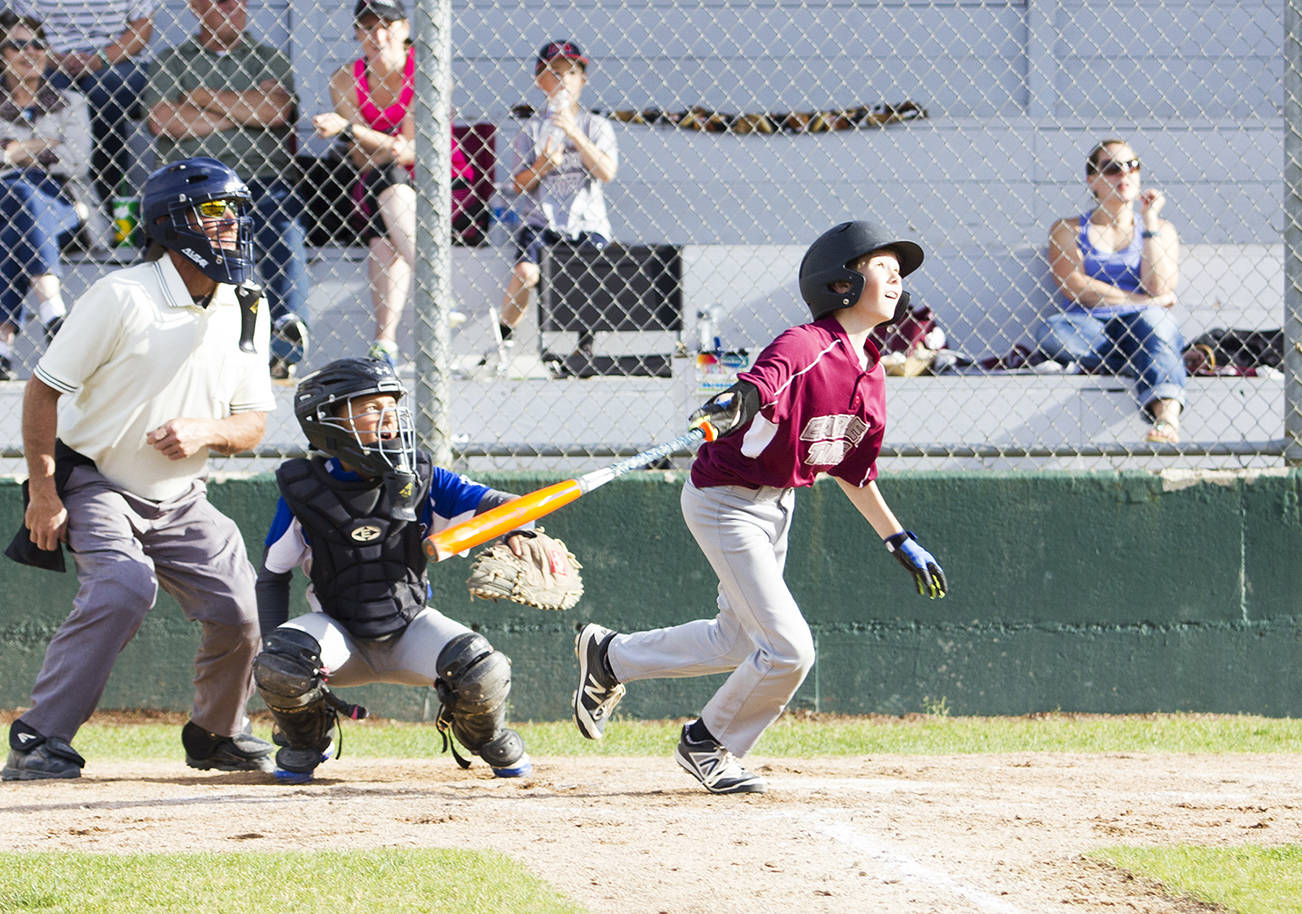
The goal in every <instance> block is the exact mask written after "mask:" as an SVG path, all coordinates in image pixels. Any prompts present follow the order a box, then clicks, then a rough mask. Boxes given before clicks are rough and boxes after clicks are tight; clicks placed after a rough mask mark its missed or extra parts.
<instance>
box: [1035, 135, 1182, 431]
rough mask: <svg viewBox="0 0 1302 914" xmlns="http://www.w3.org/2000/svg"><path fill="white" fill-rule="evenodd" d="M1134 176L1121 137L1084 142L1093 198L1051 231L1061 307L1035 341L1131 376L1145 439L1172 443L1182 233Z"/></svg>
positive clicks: (1064, 357) (1178, 385)
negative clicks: (1145, 426)
mask: <svg viewBox="0 0 1302 914" xmlns="http://www.w3.org/2000/svg"><path fill="white" fill-rule="evenodd" d="M1139 176H1140V162H1139V157H1138V156H1136V155H1135V151H1134V150H1133V149H1132V148H1131V147H1130V144H1128V143H1126V142H1125V141H1124V140H1119V139H1108V140H1103V141H1102V142H1100V143H1098V144H1097V145H1095V147H1094V148H1093V149H1092V150H1090V154H1089V159H1088V160H1087V162H1086V164H1085V183H1086V185H1087V186H1088V187H1089V189H1090V193H1091V194H1093V196H1094V208H1093V209H1092V210H1090V211H1088V212H1086V213H1082V214H1081V215H1079V216H1069V217H1067V218H1066V219H1059V220H1058V221H1057V222H1055V223H1054V224H1053V228H1052V229H1051V230H1050V232H1049V267H1050V269H1051V270H1052V271H1053V276H1054V279H1055V280H1056V282H1057V285H1058V291H1059V292H1060V293H1061V294H1062V297H1063V310H1062V311H1061V312H1059V313H1057V314H1053V315H1050V317H1049V318H1048V320H1047V321H1046V327H1045V329H1044V331H1043V332H1042V333H1041V335H1040V339H1039V341H1038V346H1039V350H1040V352H1041V353H1042V354H1043V355H1044V356H1045V357H1046V358H1049V359H1053V360H1055V361H1058V362H1075V363H1076V364H1078V365H1079V366H1080V367H1081V368H1082V369H1084V370H1086V371H1094V370H1100V369H1102V370H1105V371H1112V372H1115V373H1117V374H1124V375H1128V376H1131V377H1134V378H1136V379H1137V381H1136V385H1135V396H1136V399H1137V400H1138V401H1139V404H1140V406H1141V407H1142V409H1143V411H1144V414H1145V415H1146V416H1147V417H1148V418H1149V419H1150V420H1151V421H1152V423H1153V425H1152V428H1150V429H1149V431H1148V435H1147V440H1148V441H1150V442H1155V443H1165V444H1174V443H1176V442H1178V441H1179V440H1180V411H1181V410H1182V409H1183V408H1184V387H1185V367H1184V359H1183V356H1182V351H1183V349H1184V338H1183V337H1182V336H1181V334H1180V327H1179V324H1178V323H1177V321H1176V319H1175V316H1174V315H1173V314H1172V313H1171V307H1172V306H1173V305H1174V304H1175V302H1176V296H1175V286H1176V282H1177V280H1178V279H1179V275H1180V274H1179V265H1178V261H1179V255H1180V239H1179V237H1178V236H1177V234H1176V230H1175V227H1174V226H1173V225H1172V224H1171V223H1170V222H1168V221H1167V220H1165V219H1163V218H1161V212H1162V208H1163V206H1165V204H1166V196H1165V195H1164V194H1163V193H1162V192H1161V191H1159V190H1156V189H1154V188H1146V189H1141V188H1140V180H1139Z"/></svg>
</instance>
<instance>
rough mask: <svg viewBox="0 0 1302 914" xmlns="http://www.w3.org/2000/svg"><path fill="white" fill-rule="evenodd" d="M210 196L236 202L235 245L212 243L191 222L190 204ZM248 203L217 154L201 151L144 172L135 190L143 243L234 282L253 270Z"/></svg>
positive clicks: (236, 178)
mask: <svg viewBox="0 0 1302 914" xmlns="http://www.w3.org/2000/svg"><path fill="white" fill-rule="evenodd" d="M214 200H231V201H234V202H235V206H236V212H237V216H236V223H237V225H238V226H239V234H238V236H237V239H236V245H235V249H234V250H230V249H229V248H224V247H221V246H219V245H217V244H214V243H213V241H212V239H211V238H209V237H208V235H207V234H206V233H205V232H204V230H203V229H202V228H200V227H199V226H197V225H193V224H191V218H192V216H191V214H193V213H195V207H196V206H197V205H199V204H201V203H208V202H211V201H214ZM252 204H253V195H252V194H250V193H249V188H248V187H247V186H246V185H245V183H244V181H243V180H241V179H240V176H239V175H237V174H236V173H235V172H234V171H232V170H231V169H229V168H227V167H226V166H225V165H223V164H222V163H221V162H218V161H217V160H216V159H210V158H206V157H203V156H200V157H198V158H193V159H183V160H181V161H179V162H173V163H172V164H170V165H164V166H163V167H162V168H159V169H157V170H156V171H155V172H154V173H153V174H151V175H150V176H149V178H148V179H147V180H146V181H145V187H144V190H143V191H142V192H141V194H140V218H141V221H142V222H143V223H144V225H143V226H142V228H143V230H144V233H145V241H146V247H148V245H149V244H150V243H153V244H159V245H162V246H163V247H165V248H167V249H168V250H172V251H176V252H177V253H178V254H180V255H181V256H183V257H185V258H186V259H187V260H189V261H190V262H191V263H193V264H194V265H195V266H196V267H198V268H199V269H200V270H201V271H202V272H203V274H204V275H205V276H207V277H208V278H209V279H212V280H214V281H216V282H225V283H230V284H231V285H234V286H237V285H239V284H240V283H242V282H244V281H245V280H247V279H248V278H249V277H250V276H251V275H252V273H253V219H252V218H251V217H250V216H249V207H250V206H252Z"/></svg>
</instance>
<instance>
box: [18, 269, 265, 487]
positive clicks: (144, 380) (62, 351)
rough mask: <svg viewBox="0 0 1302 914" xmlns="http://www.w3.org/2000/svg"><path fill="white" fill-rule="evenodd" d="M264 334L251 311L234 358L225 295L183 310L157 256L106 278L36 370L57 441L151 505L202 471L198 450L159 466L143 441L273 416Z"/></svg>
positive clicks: (177, 285) (185, 303)
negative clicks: (238, 418)
mask: <svg viewBox="0 0 1302 914" xmlns="http://www.w3.org/2000/svg"><path fill="white" fill-rule="evenodd" d="M270 336H271V325H270V321H269V319H268V314H267V307H266V305H265V303H264V304H262V305H261V306H260V307H259V308H258V318H257V325H256V333H255V335H254V340H255V343H256V350H257V351H256V352H251V353H249V352H241V351H240V349H239V339H240V309H239V305H238V303H237V302H236V299H235V289H234V287H233V286H229V285H224V284H223V285H219V286H218V287H217V291H216V292H215V293H214V295H213V297H212V300H211V301H210V302H209V304H208V307H207V308H201V307H199V306H198V305H196V304H195V303H194V300H193V299H192V298H191V297H190V293H189V292H188V291H186V288H185V283H184V282H182V280H181V276H180V274H179V273H177V271H176V267H174V266H173V265H172V261H171V259H170V258H169V257H167V256H166V255H164V256H163V257H161V258H159V259H158V260H155V261H150V262H147V263H140V264H136V265H135V266H130V267H127V268H125V269H122V270H114V271H113V272H111V273H108V274H107V275H105V276H104V277H103V278H101V279H100V280H98V281H97V282H96V283H95V284H94V285H92V286H91V287H90V288H89V289H87V290H86V293H85V294H84V295H82V296H81V298H79V299H78V300H77V303H76V306H75V307H74V308H72V310H71V311H70V312H69V314H68V317H67V319H66V320H65V322H64V324H63V328H62V329H61V330H60V331H59V333H58V335H57V336H56V337H55V338H54V341H53V342H52V343H50V347H49V349H47V350H46V352H45V355H44V356H42V357H41V360H40V362H38V363H37V366H36V371H35V373H34V374H35V377H37V378H39V379H40V380H41V381H43V382H44V383H46V384H48V385H49V386H50V387H52V388H54V389H55V390H57V391H59V392H61V393H63V394H72V395H73V396H72V397H70V398H69V397H67V396H65V397H63V398H62V399H61V401H60V404H59V438H60V440H62V441H63V442H64V443H65V444H67V445H68V447H70V448H72V449H73V450H75V451H77V452H78V453H81V454H84V455H85V456H87V457H89V458H90V459H91V460H94V461H95V464H96V466H98V468H99V471H100V472H101V473H103V474H104V475H105V476H106V477H108V478H109V479H110V480H111V481H112V482H113V483H114V484H115V485H118V486H120V487H122V488H123V489H125V490H126V491H128V492H132V493H134V494H136V495H139V496H142V497H144V498H150V499H154V500H157V501H162V500H164V499H167V498H170V497H172V496H174V495H178V494H180V493H181V492H183V491H184V490H185V489H186V488H187V487H189V485H190V483H191V482H192V481H193V480H194V479H195V478H196V477H198V476H201V475H202V474H203V472H204V467H205V464H206V461H207V459H208V451H207V449H206V448H205V449H204V450H202V451H200V452H199V453H197V454H195V455H193V456H191V457H187V458H186V459H184V460H169V459H168V458H167V457H165V456H164V455H163V454H161V453H159V452H158V451H157V450H155V449H154V448H153V447H152V446H151V445H150V444H148V443H147V442H146V441H145V434H146V433H147V432H149V431H150V430H151V429H155V428H157V427H158V426H160V425H162V424H163V423H164V422H167V421H168V420H171V419H176V418H180V417H186V418H194V419H224V418H226V417H227V416H229V415H231V414H232V413H241V412H254V411H260V412H269V411H271V410H273V409H275V408H276V401H275V398H274V397H273V396H272V393H271V377H270V374H269V373H268V369H267V352H268V346H269V343H270Z"/></svg>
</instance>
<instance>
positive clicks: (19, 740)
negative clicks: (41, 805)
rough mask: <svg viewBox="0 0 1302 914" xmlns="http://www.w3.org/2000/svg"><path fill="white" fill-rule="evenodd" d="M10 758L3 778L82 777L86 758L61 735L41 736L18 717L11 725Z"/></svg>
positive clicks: (17, 779) (31, 779) (38, 779)
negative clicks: (60, 736)
mask: <svg viewBox="0 0 1302 914" xmlns="http://www.w3.org/2000/svg"><path fill="white" fill-rule="evenodd" d="M9 747H10V749H9V758H8V759H7V760H6V761H5V766H4V770H3V771H0V779H3V780H6V781H43V780H48V779H51V778H79V777H81V769H82V768H83V767H84V766H85V765H86V760H85V759H84V758H82V757H81V755H80V754H79V753H78V752H77V750H76V749H74V748H72V746H71V745H69V744H68V743H67V742H65V741H64V740H61V739H59V738H58V737H47V736H42V735H41V734H40V733H38V732H36V731H35V730H34V729H32V728H31V727H29V726H28V725H27V724H25V723H23V722H22V721H21V720H16V721H14V722H13V724H12V725H11V726H10V728H9Z"/></svg>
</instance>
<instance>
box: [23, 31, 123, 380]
mask: <svg viewBox="0 0 1302 914" xmlns="http://www.w3.org/2000/svg"><path fill="white" fill-rule="evenodd" d="M0 48H2V49H3V66H4V70H3V91H2V92H0V380H6V381H11V380H13V379H14V378H15V377H17V374H16V372H15V371H14V354H13V345H14V340H15V338H16V337H17V336H18V331H19V329H20V328H21V327H22V325H23V323H24V318H25V314H24V307H23V302H24V299H25V298H26V297H27V293H28V291H29V290H30V291H32V292H34V293H35V296H36V300H37V305H38V308H37V310H38V315H39V317H40V320H41V323H42V324H43V325H44V327H45V333H46V336H47V338H52V337H53V336H54V334H55V332H56V331H57V330H58V328H59V324H60V323H61V322H62V320H63V316H64V315H65V314H66V313H67V308H66V306H65V305H64V301H63V293H62V288H61V282H60V277H61V276H62V275H63V268H62V266H61V264H60V261H59V256H60V251H61V250H62V248H63V246H64V245H65V244H67V243H68V242H69V241H70V240H71V239H72V237H73V235H74V234H75V233H76V232H77V231H78V230H79V229H80V228H81V227H82V226H83V225H88V223H89V225H88V228H89V230H90V232H91V233H92V235H93V237H92V238H91V239H89V240H90V241H91V243H92V245H94V246H98V245H100V244H102V243H103V241H104V240H105V238H106V237H107V235H108V221H107V219H105V218H104V215H103V213H101V212H100V207H99V201H98V200H97V199H96V197H95V192H94V191H93V190H92V189H91V185H90V178H89V167H90V150H91V127H90V111H89V109H88V107H87V104H86V99H85V97H84V96H82V95H81V94H80V93H78V92H73V91H71V90H58V89H55V88H53V87H52V86H51V85H50V84H49V82H48V81H47V80H46V78H45V71H46V68H47V67H48V66H49V49H48V47H47V46H46V43H45V37H44V35H43V33H42V31H41V26H40V23H38V22H37V21H36V20H34V19H27V18H22V17H20V16H18V15H16V14H14V13H12V12H8V11H6V12H3V13H0Z"/></svg>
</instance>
